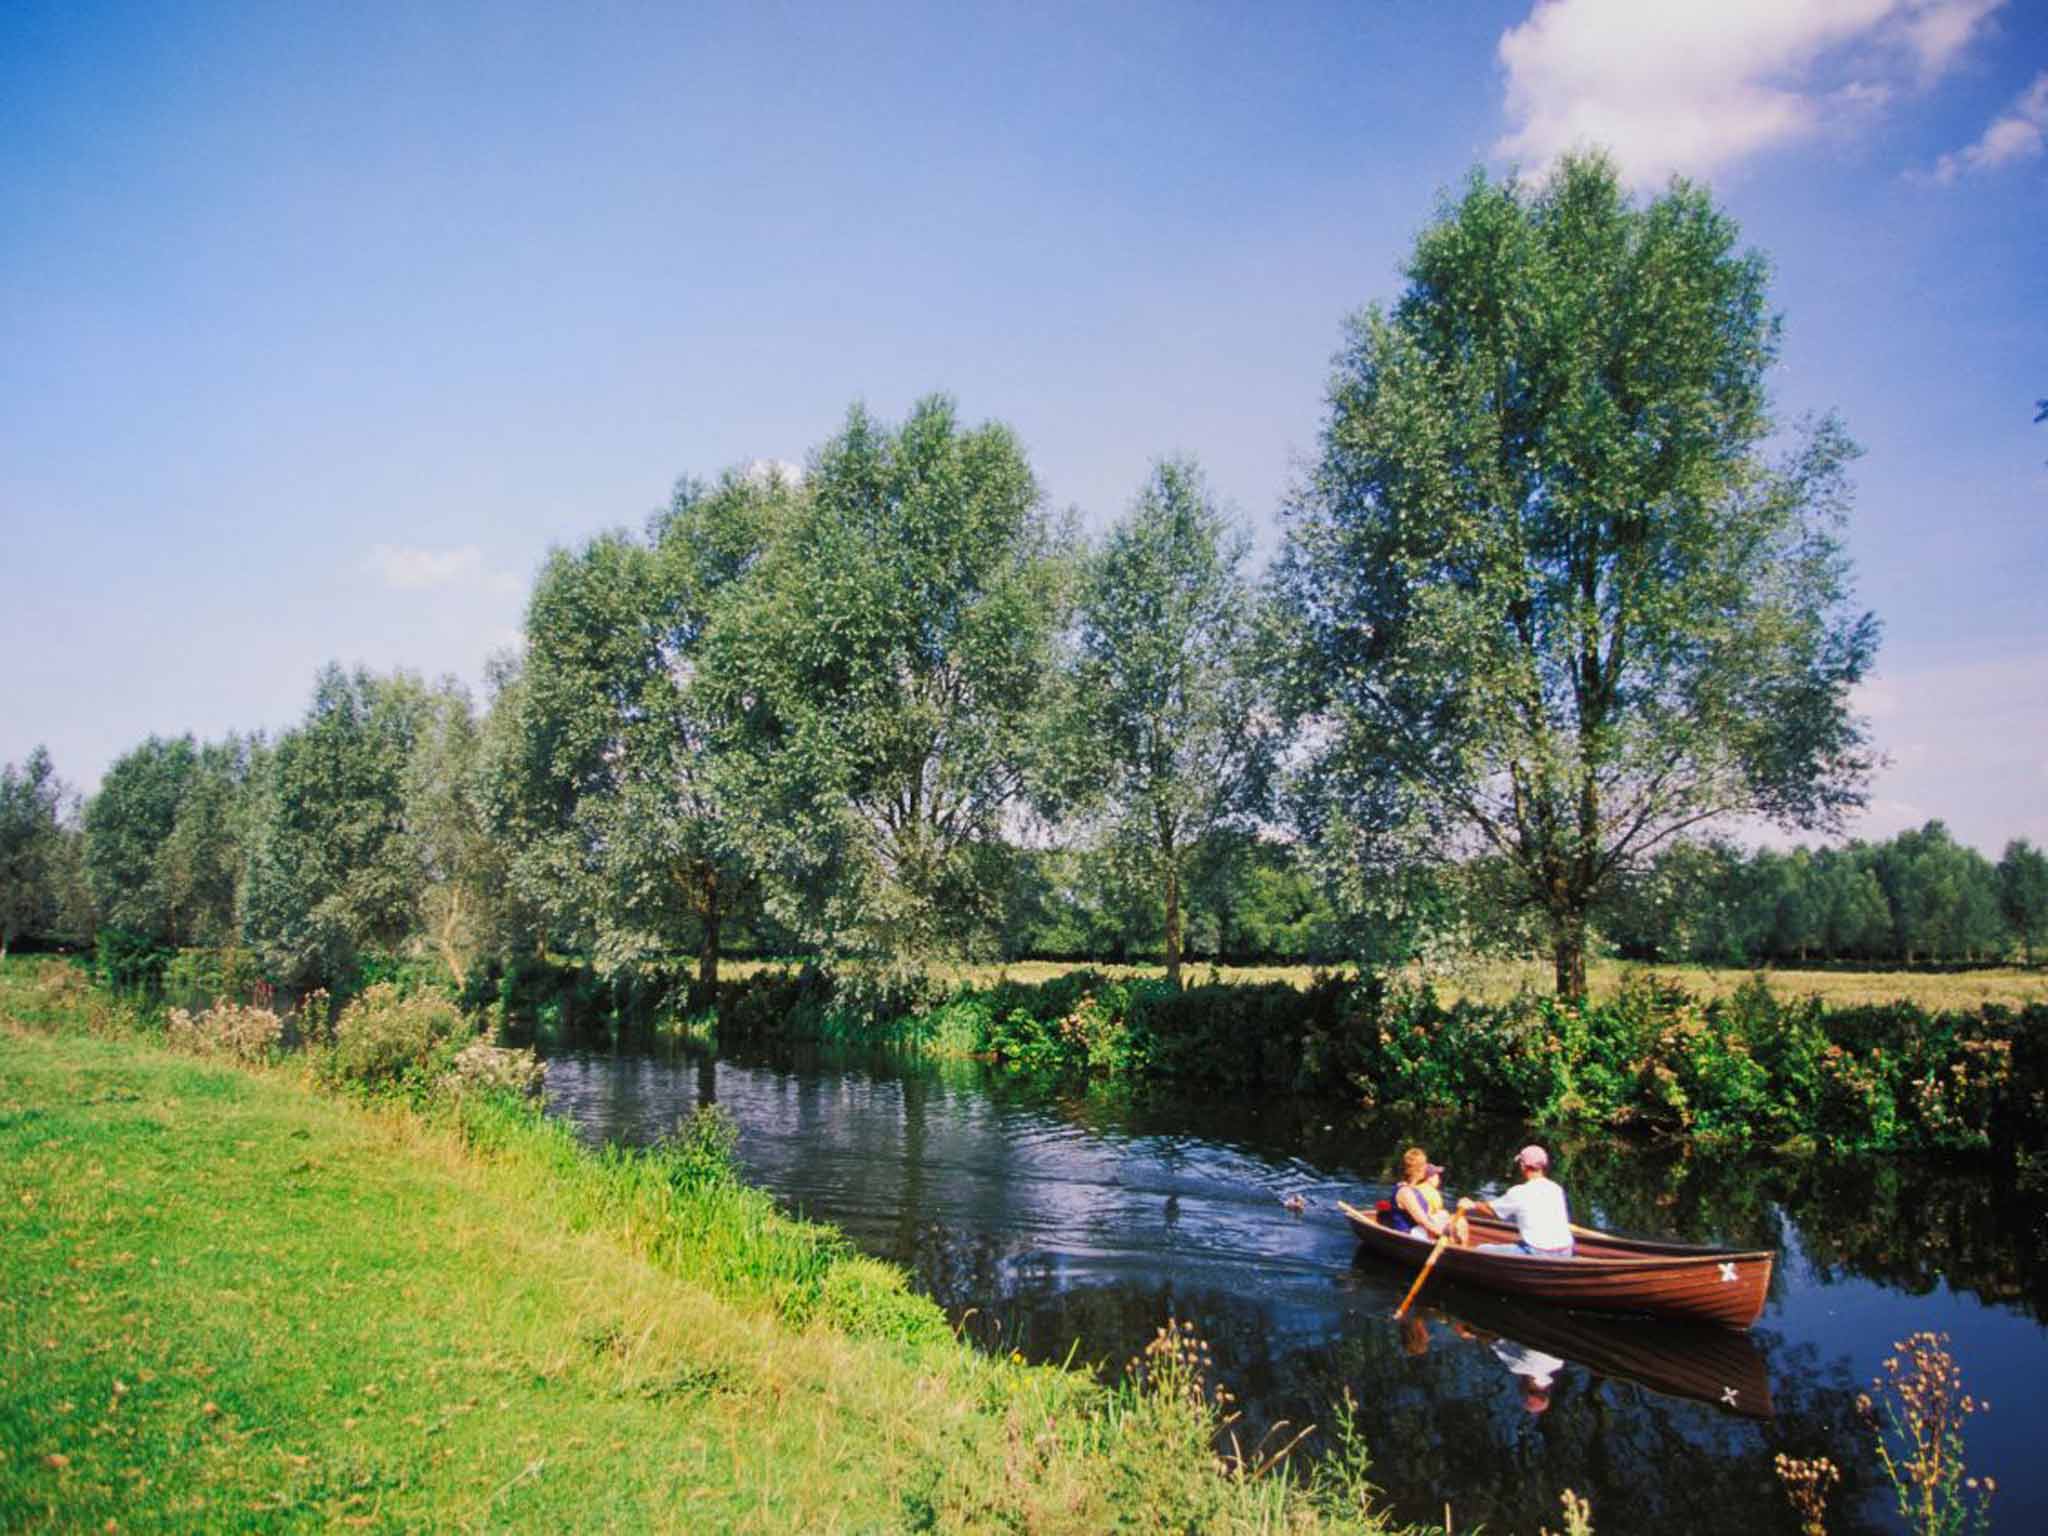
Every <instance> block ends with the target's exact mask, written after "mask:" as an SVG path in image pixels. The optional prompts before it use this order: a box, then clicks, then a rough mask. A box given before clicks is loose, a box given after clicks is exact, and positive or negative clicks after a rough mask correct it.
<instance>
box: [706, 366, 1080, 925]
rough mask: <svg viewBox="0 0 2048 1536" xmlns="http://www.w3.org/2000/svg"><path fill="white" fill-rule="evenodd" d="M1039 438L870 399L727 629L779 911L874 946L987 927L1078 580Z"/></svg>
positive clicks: (745, 803) (742, 796)
mask: <svg viewBox="0 0 2048 1536" xmlns="http://www.w3.org/2000/svg"><path fill="white" fill-rule="evenodd" d="M1060 553H1061V551H1060V545H1059V542H1058V540H1057V539H1056V538H1055V536H1054V533H1053V531H1052V529H1051V528H1050V527H1049V526H1048V523H1047V519H1046V517H1045V514H1044V511H1043V506H1042V498H1041V495H1040V492H1039V489H1038V485H1037V482H1036V481H1035V480H1034V479H1033V478H1032V474H1031V469H1030V466H1029V465H1028V464H1027V463H1026V462H1025V458H1024V454H1023V451H1022V449H1021V448H1020V447H1019V446H1018V444H1017V441H1016V439H1015V437H1014V436H1012V434H1011V433H1010V431H1009V429H1008V428H1006V427H1003V426H1000V425H994V424H990V425H984V426H979V427H971V428H970V427H963V426H962V425H961V424H960V423H959V421H958V419H957V417H956V414H955V411H954V407H953V404H952V402H951V401H949V400H946V399H943V398H937V397H935V398H931V399H927V400H924V401H921V402H920V403H919V404H918V405H917V407H916V408H915V409H914V410H913V411H912V413H911V415H910V418H909V420H907V421H906V422H904V423H903V425H902V426H901V427H899V428H895V429H891V428H889V427H887V426H884V425H883V424H881V423H879V422H877V421H875V420H874V419H873V418H872V417H870V416H869V415H868V414H867V412H866V411H865V410H863V409H861V408H859V407H855V408H854V409H853V410H852V411H851V412H850V413H849V414H848V417H847V421H846V426H845V429H844V430H843V431H842V432H841V433H840V434H839V436H837V437H835V438H834V439H832V440H831V441H830V442H829V443H827V444H826V445H825V446H824V447H823V448H822V449H821V450H819V452H818V453H817V454H816V456H815V458H814V460H813V464H812V468H811V472H810V474H809V477H808V478H807V480H806V482H805V486H804V495H803V497H802V499H801V501H800V503H799V505H798V507H797V509H796V514H795V516H794V518H793V520H792V521H791V523H790V525H789V527H788V529H787V531H786V533H785V535H784V536H783V537H781V538H779V539H777V540H776V541H774V543H773V544H772V545H771V546H770V548H769V549H768V550H767V552H766V553H765V555H764V557H763V559H762V561H761V562H760V564H759V567H758V568H757V569H756V570H754V571H753V572H751V574H750V575H749V577H748V578H747V580H746V582H745V583H744V586H743V588H741V589H738V590H737V591H736V600H735V601H733V602H731V603H729V604H728V605H727V606H726V609H725V614H724V617H723V619H722V620H721V621H720V622H719V623H718V624H716V625H715V626H714V631H713V643H712V645H711V646H710V648H709V651H708V653H707V663H706V678H707V680H708V681H709V682H710V684H711V685H712V686H713V687H714V688H715V690H716V693H717V697H718V699H719V701H720V703H719V708H720V710H721V713H722V715H723V717H724V718H726V719H727V720H728V721H729V726H728V729H727V740H728V741H729V743H730V745H731V747H732V751H731V752H730V753H729V754H727V756H726V759H725V761H726V764H727V782H728V783H729V784H730V785H731V787H732V792H733V795H734V804H735V805H737V806H740V807H744V811H743V815H742V819H741V824H742V825H743V826H744V828H745V829H746V831H747V833H748V834H749V836H750V838H751V839H752V841H753V845H754V847H755V848H756V850H757V852H758V855H759V857H760V858H761V860H762V863H763V867H764V869H765V870H766V871H767V872H768V873H769V875H770V876H771V877H772V881H773V884H772V890H771V895H772V896H773V898H774V902H775V907H776V915H777V916H778V917H779V918H781V919H782V920H783V921H785V922H787V923H788V924H790V926H792V927H793V928H795V929H796V930H797V931H799V932H800V933H802V934H803V935H804V936H805V937H807V938H809V939H812V940H814V941H816V942H819V943H821V944H824V945H826V946H828V947H829V948H831V949H832V950H834V951H836V952H839V953H842V954H849V955H855V956H868V957H877V958H887V959H896V958H900V957H904V956H915V955H919V954H926V953H935V952H940V951H946V950H953V949H957V948H958V947H960V946H961V945H963V944H968V943H972V942H975V941H976V940H977V938H979V939H982V940H986V939H987V937H988V935H990V934H992V933H993V931H994V929H995V927H996V923H997V919H998V915H999V914H998V912H997V907H998V905H999V899H998V898H999V894H1000V891H1001V889H1002V888H1003V887H1004V885H1005V884H1006V881H1007V870H1006V869H1005V867H1004V865H1005V862H1006V861H1005V860H1004V859H1003V857H1001V855H1002V854H1003V852H1004V849H1003V847H1002V844H1001V841H1000V837H999V834H1000V833H1001V832H1002V831H1003V830H1004V821H1005V817H1006V816H1008V815H1010V814H1011V813H1012V811H1013V810H1014V808H1016V807H1017V806H1019V805H1020V804H1021V803H1022V799H1023V796H1024V793H1025V791H1026V788H1027V786H1028V784H1029V782H1030V781H1031V778H1032V774H1033V770H1034V766H1035V764H1036V763H1037V762H1038V761H1039V759H1040V755H1041V754H1042V752H1043V750H1044V747H1045V741H1044V734H1045V733H1044V730H1043V726H1044V705H1045V701H1046V699H1047V698H1048V697H1049V692H1050V680H1051V679H1052V678H1053V677H1054V675H1055V672H1056V670H1057V669H1056V665H1055V661H1056V657H1055V642H1056V638H1057V636H1058V635H1059V633H1060V630H1061V627H1062V612H1061V606H1062V602H1063V592H1064V587H1065V569H1064V563H1063V561H1062V560H1061V558H1060Z"/></svg>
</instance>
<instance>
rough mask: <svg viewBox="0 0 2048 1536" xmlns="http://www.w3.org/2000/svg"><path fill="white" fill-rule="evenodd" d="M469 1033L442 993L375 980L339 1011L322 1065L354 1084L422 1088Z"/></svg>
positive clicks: (448, 1066) (445, 1068) (450, 1063)
mask: <svg viewBox="0 0 2048 1536" xmlns="http://www.w3.org/2000/svg"><path fill="white" fill-rule="evenodd" d="M472 1033H473V1031H472V1030H471V1028H470V1025H469V1021H468V1020H467V1019H465V1018H463V1016H462V1014H461V1013H460V1012H459V1011H458V1010H457V1009H456V1007H455V1004H454V1003H452V1002H450V1001H449V1000H448V999H447V998H446V997H443V996H441V995H440V994H438V993H434V992H415V993H414V994H413V995H412V996H410V997H407V996H405V995H404V994H402V993H401V992H400V991H399V990H398V988H397V987H396V986H394V985H393V984H392V983H390V982H378V983H377V984H376V985H375V986H373V987H371V988H370V989H369V990H367V991H366V992H364V993H363V994H362V996H360V997H358V998H357V999H356V1000H355V1001H354V1002H353V1003H351V1004H350V1005H349V1006H348V1008H347V1009H346V1010H344V1011H343V1013H342V1015H341V1018H340V1019H339V1020H338V1021H337V1023H336V1025H335V1029H334V1049H333V1050H332V1051H330V1052H329V1053H328V1054H327V1058H326V1061H325V1062H324V1064H323V1067H324V1071H325V1073H326V1074H327V1075H328V1076H329V1077H330V1078H331V1079H332V1080H335V1081H338V1082H340V1083H343V1084H347V1085H349V1086H351V1087H355V1088H361V1089H368V1090H371V1091H377V1090H382V1089H391V1088H404V1087H408V1086H420V1087H427V1086H431V1085H433V1084H435V1083H437V1082H438V1081H439V1080H440V1079H441V1078H442V1077H444V1076H445V1075H447V1073H448V1072H449V1071H450V1070H452V1069H453V1067H454V1064H455V1060H456V1057H457V1056H458V1055H459V1054H460V1053H461V1051H462V1048H463V1047H464V1046H465V1045H467V1044H468V1043H469V1040H470V1038H471V1036H472Z"/></svg>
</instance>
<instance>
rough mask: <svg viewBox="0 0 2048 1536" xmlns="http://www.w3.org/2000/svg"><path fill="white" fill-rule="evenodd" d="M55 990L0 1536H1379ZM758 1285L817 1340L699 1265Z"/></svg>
mask: <svg viewBox="0 0 2048 1536" xmlns="http://www.w3.org/2000/svg"><path fill="white" fill-rule="evenodd" d="M54 977H56V969H55V968H48V967H46V968H36V967H29V966H24V965H22V964H21V963H20V962H11V963H9V964H7V965H5V966H0V1405H4V1406H0V1529H7V1530H30V1529H62V1530H102V1529H105V1530H114V1529H121V1530H150V1529H154V1530H194V1531H199V1530H204V1531H226V1530H264V1531H271V1530H292V1529H312V1528H319V1529H369V1530H401V1529H407V1530H418V1529H436V1530H478V1529H491V1530H497V1529H523V1530H548V1531H556V1530H579V1531H583V1530H630V1531H640V1530H677V1531H693V1532H696V1531H762V1532H769V1531H774V1532H782V1531H884V1530H892V1531H893V1530H981V1529H1004V1530H1031V1531H1075V1532H1082V1531H1086V1532H1097V1531H1106V1530H1113V1529H1128V1530H1146V1531H1150V1530H1157V1531H1167V1530H1173V1529H1189V1530H1192V1529H1204V1530H1214V1531H1281V1530H1289V1531H1309V1530H1326V1529H1351V1530H1362V1529H1375V1528H1376V1527H1375V1526H1374V1525H1373V1523H1372V1522H1371V1519H1370V1517H1369V1516H1368V1515H1364V1514H1360V1513H1358V1511H1359V1510H1360V1508H1361V1505H1360V1503H1359V1500H1360V1486H1359V1484H1358V1483H1357V1482H1355V1481H1351V1482H1344V1483H1338V1482H1335V1481H1332V1482H1330V1483H1329V1484H1327V1485H1326V1486H1325V1487H1324V1488H1322V1489H1321V1490H1319V1493H1318V1496H1317V1497H1315V1498H1313V1499H1312V1498H1311V1497H1310V1495H1309V1493H1308V1491H1307V1490H1305V1489H1303V1488H1301V1487H1298V1486H1295V1485H1290V1484H1289V1483H1287V1482H1286V1481H1285V1480H1284V1474H1282V1475H1279V1476H1267V1477H1264V1478H1249V1477H1246V1476H1244V1475H1243V1472H1242V1470H1241V1471H1240V1473H1239V1475H1237V1476H1229V1475H1224V1474H1221V1473H1219V1471H1218V1468H1217V1464H1216V1462H1215V1460H1214V1458H1213V1456H1212V1455H1211V1453H1210V1449H1209V1434H1210V1430H1211V1427H1212V1421H1211V1420H1210V1419H1209V1417H1208V1416H1207V1414H1206V1413H1205V1412H1202V1411H1198V1410H1196V1409H1195V1408H1193V1407H1191V1406H1190V1404H1189V1403H1188V1401H1187V1398H1186V1395H1185V1393H1184V1392H1180V1391H1177V1390H1173V1389H1172V1383H1173V1380H1174V1379H1175V1378H1173V1377H1172V1373H1171V1372H1170V1371H1169V1372H1168V1373H1167V1376H1168V1381H1169V1389H1168V1390H1154V1391H1149V1392H1147V1391H1128V1390H1116V1391H1111V1390H1109V1389H1105V1388H1102V1387H1099V1386H1097V1385H1095V1384H1094V1383H1093V1382H1092V1381H1091V1380H1089V1379H1088V1378H1086V1377H1084V1376H1081V1375H1079V1374H1077V1373H1074V1372H1065V1371H1057V1370H1048V1369H1044V1368H1033V1367H1026V1366H1024V1365H1022V1364H1021V1363H1020V1362H1017V1361H1014V1360H1001V1359H992V1358H989V1357H987V1356H983V1355H981V1354H978V1353H976V1352H975V1351H973V1350H971V1349H969V1348H967V1347H966V1346H965V1345H963V1344H961V1343H959V1342H958V1341H957V1340H956V1339H955V1338H954V1337H953V1336H952V1334H951V1333H950V1332H949V1331H948V1330H946V1329H945V1328H944V1326H943V1321H942V1320H939V1319H937V1314H936V1312H935V1309H932V1308H931V1307H930V1306H929V1304H928V1303H925V1302H923V1301H921V1300H919V1299H917V1298H915V1297H911V1296H908V1295H907V1294H905V1293H904V1292H903V1290H902V1285H901V1280H900V1277H899V1276H897V1275H896V1274H895V1273H894V1272H893V1271H889V1270H886V1269H885V1268H884V1267H883V1266H880V1265H876V1264H873V1263H872V1262H871V1261H868V1260H864V1259H858V1258H852V1257H848V1256H845V1255H844V1254H843V1253H842V1252H841V1251H840V1250H839V1249H838V1248H835V1247H834V1246H833V1245H832V1244H831V1243H830V1242H823V1243H821V1242H819V1241H814V1240H813V1239H814V1235H815V1229H811V1234H810V1235H807V1234H806V1233H805V1232H803V1231H801V1230H799V1229H798V1227H797V1224H795V1223H788V1222H784V1221H783V1219H782V1218H780V1217H778V1216H775V1215H774V1214H773V1213H772V1210H770V1209H769V1208H768V1206H767V1202H766V1200H765V1197H762V1196H760V1195H759V1194H758V1192H756V1191H749V1190H737V1191H734V1190H726V1191H724V1192H723V1193H722V1194H720V1195H719V1197H718V1199H717V1200H713V1201H710V1202H708V1203H707V1202H702V1201H700V1202H697V1203H694V1204H693V1203H692V1200H691V1198H690V1197H689V1195H688V1193H687V1192H686V1191H685V1192H682V1193H679V1192H678V1190H677V1189H676V1188H675V1187H674V1186H673V1184H672V1182H671V1181H669V1180H667V1179H666V1178H665V1177H664V1176H663V1168H662V1166H661V1165H658V1164H657V1165H640V1166H638V1167H637V1168H636V1166H635V1165H632V1164H631V1163H630V1161H629V1160H620V1159H611V1160H604V1159H599V1158H596V1157H593V1156H591V1155H589V1154H587V1153H584V1152H582V1151H580V1150H579V1149H577V1148H576V1147H575V1145H574V1144H573V1142H572V1141H571V1140H570V1138H569V1137H568V1135H567V1133H566V1132H564V1131H562V1130H561V1129H560V1128H559V1127H556V1126H553V1125H552V1124H537V1123H535V1122H534V1121H533V1119H532V1118H531V1117H530V1116H526V1115H521V1114H516V1113H515V1114H509V1115H507V1114H504V1113H502V1112H499V1113H498V1114H497V1118H496V1120H495V1122H490V1123H494V1124H495V1126H496V1129H495V1131H494V1132H493V1133H492V1134H490V1135H489V1136H485V1137H483V1138H481V1139H480V1138H479V1135H478V1134H477V1132H476V1130H475V1127H474V1126H473V1125H470V1126H469V1127H468V1130H467V1133H466V1134H458V1129H457V1126H456V1125H455V1124H454V1123H452V1122H451V1120H450V1119H449V1117H445V1116H444V1117H443V1119H442V1120H441V1121H438V1122H437V1121H433V1120H430V1119H423V1118H421V1117H420V1116H418V1115H415V1114H413V1113H412V1112H410V1111H401V1110H384V1111H376V1110H371V1109H368V1108H365V1107H361V1106H358V1105H356V1104H354V1103H352V1102H349V1101H344V1100H337V1099H334V1098H330V1097H326V1096H323V1095H320V1094H317V1093H315V1092H314V1091H313V1090H312V1089H311V1088H310V1087H309V1086H308V1085H307V1083H306V1081H305V1077H304V1075H303V1073H302V1072H300V1071H299V1070H298V1069H296V1068H294V1067H290V1066H280V1067H272V1068H267V1069H257V1070H253V1071H252V1070H242V1069H236V1068H231V1067H226V1066H217V1065H212V1064H209V1063H204V1062H197V1061H193V1060H189V1059H187V1058H184V1057H180V1056H174V1055H171V1054H169V1053H167V1052H166V1051H164V1050H162V1049H160V1048H158V1047H156V1046H155V1045H153V1044H150V1043H148V1042H146V1041H145V1040H143V1039H141V1038H139V1037H138V1036H137V1035H135V1034H133V1033H128V1032H125V1031H124V1029H123V1028H122V1025H123V1022H124V1021H122V1020H121V1019H119V1018H118V1017H115V1016H111V1015H110V1013H109V1009H108V1007H107V1006H106V1005H105V1004H104V1002H103V1001H102V1000H95V999H87V1000H86V1002H84V1003H81V1000H80V998H79V994H78V992H77V990H76V988H75V986H68V985H65V984H63V983H62V981H61V979H52V978H54ZM88 1017H89V1018H92V1019H94V1020H96V1023H95V1026H94V1030H93V1031H88V1029H86V1028H84V1027H81V1019H84V1018H88ZM456 1118H459V1116H458V1117H456ZM485 1121H486V1122H489V1121H490V1117H489V1116H488V1115H486V1116H485ZM650 1166H651V1168H652V1173H653V1175H655V1177H653V1178H652V1179H651V1180H650V1177H649V1168H650ZM657 1186H658V1187H657ZM735 1213H737V1214H735ZM721 1222H724V1223H727V1224H728V1225H730V1224H731V1223H733V1222H740V1223H752V1224H753V1228H752V1229H750V1230H748V1231H745V1232H738V1233H735V1232H732V1231H721V1230H719V1223H721ZM777 1223H779V1224H780V1225H779V1226H777V1225H776V1224H777ZM771 1252H786V1253H795V1254H800V1255H801V1254H808V1255H810V1256H811V1257H812V1258H813V1259H817V1258H818V1256H819V1255H821V1254H822V1255H825V1256H826V1259H825V1260H823V1261H821V1262H824V1264H825V1267H824V1269H823V1270H822V1271H821V1274H820V1277H819V1278H818V1283H817V1286H816V1287H815V1289H816V1291H817V1293H818V1294H819V1295H822V1296H823V1297H825V1298H826V1300H828V1301H832V1300H834V1299H835V1298H836V1303H835V1306H836V1311H835V1312H834V1315H835V1316H836V1317H837V1318H838V1319H839V1320H840V1323H839V1324H838V1325H834V1324H829V1323H825V1322H820V1321H818V1320H816V1319H815V1318H814V1319H813V1320H812V1321H811V1322H810V1323H809V1324H808V1325H798V1324H793V1323H792V1322H791V1320H790V1318H789V1315H788V1314H789V1308H788V1306H787V1300H788V1296H789V1294H790V1293H789V1286H788V1283H787V1276H786V1275H783V1276H778V1275H776V1274H774V1273H762V1274H760V1275H758V1276H750V1274H749V1273H748V1272H746V1269H745V1266H744V1265H738V1266H735V1265H734V1264H733V1263H731V1262H726V1261H729V1260H731V1259H732V1258H733V1256H735V1255H746V1254H751V1253H771ZM721 1256H722V1257H721ZM771 1267H772V1266H771ZM828 1310H831V1309H828ZM935 1322H936V1324H937V1326H936V1327H934V1326H933V1324H934V1323H935Z"/></svg>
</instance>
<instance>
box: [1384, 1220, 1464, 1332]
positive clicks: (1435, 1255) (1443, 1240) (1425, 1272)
mask: <svg viewBox="0 0 2048 1536" xmlns="http://www.w3.org/2000/svg"><path fill="white" fill-rule="evenodd" d="M1450 1240H1451V1234H1450V1233H1448V1232H1446V1233H1445V1234H1444V1235H1443V1236H1442V1237H1440V1238H1438V1239H1437V1240H1436V1246H1435V1247H1434V1248H1432V1249H1430V1250H1429V1257H1428V1258H1426V1259H1424V1260H1423V1261H1422V1273H1421V1274H1419V1275H1417V1276H1416V1277H1415V1283H1414V1284H1413V1285H1411V1286H1409V1287H1408V1294H1407V1295H1406V1296H1403V1297H1402V1298H1401V1305H1399V1306H1398V1307H1396V1308H1394V1316H1395V1317H1396V1318H1399V1317H1401V1316H1402V1315H1403V1314H1405V1313H1406V1312H1407V1310H1408V1303H1409V1302H1411V1301H1413V1300H1414V1299H1415V1293H1416V1292H1417V1291H1419V1290H1421V1289H1422V1282H1423V1281H1425V1280H1427V1279H1428V1278H1429V1272H1430V1271H1431V1270H1432V1269H1435V1268H1436V1261H1437V1260H1438V1259H1440V1258H1442V1257H1443V1256H1444V1245H1445V1244H1447V1243H1448V1242H1450Z"/></svg>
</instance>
